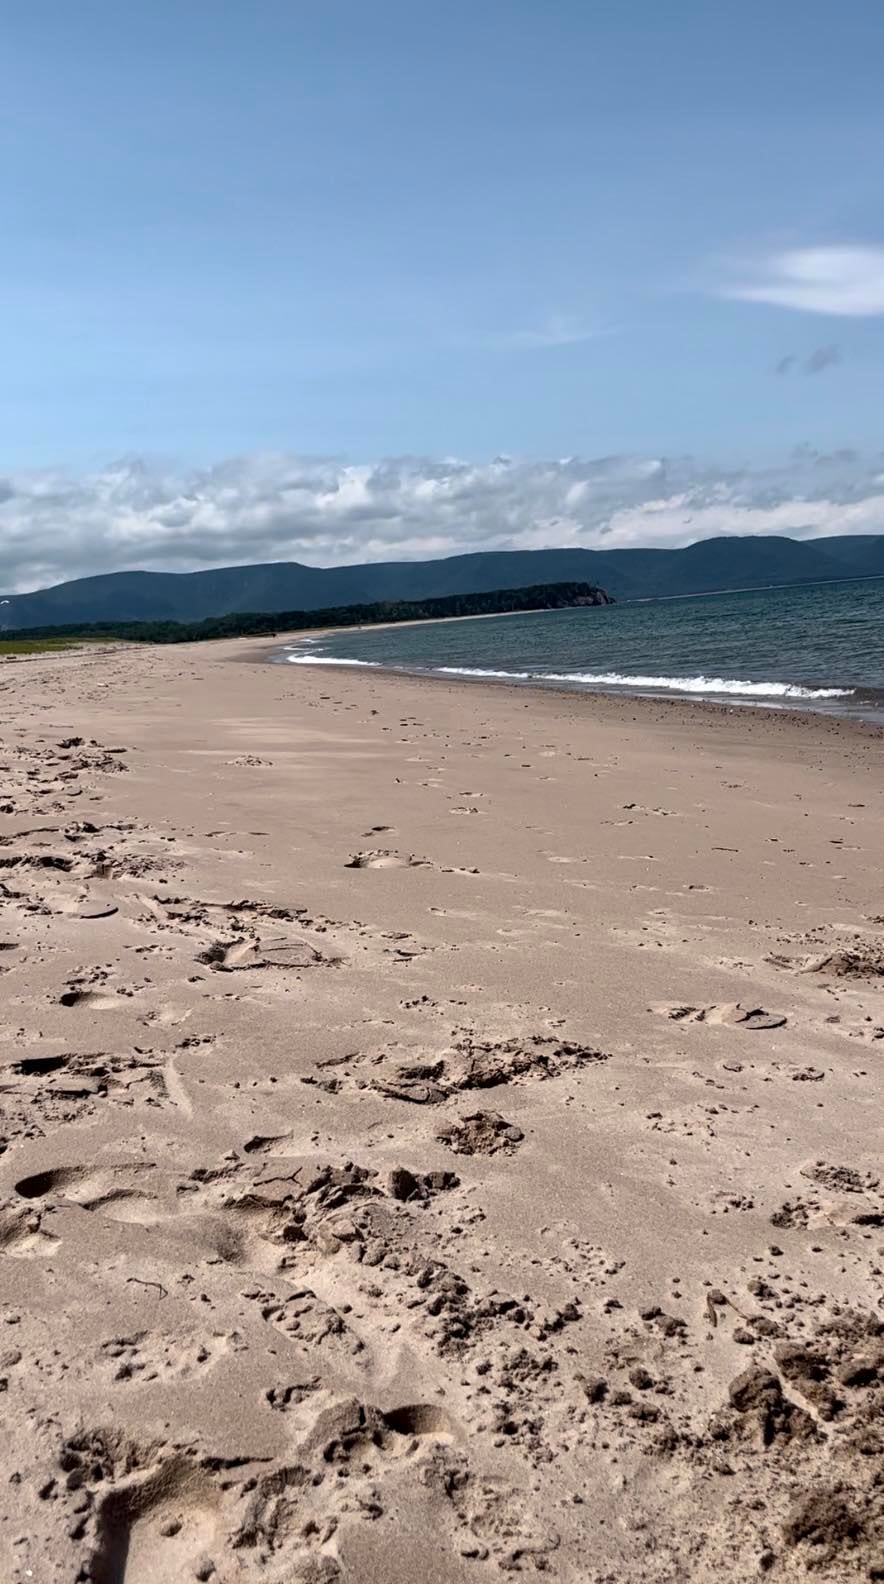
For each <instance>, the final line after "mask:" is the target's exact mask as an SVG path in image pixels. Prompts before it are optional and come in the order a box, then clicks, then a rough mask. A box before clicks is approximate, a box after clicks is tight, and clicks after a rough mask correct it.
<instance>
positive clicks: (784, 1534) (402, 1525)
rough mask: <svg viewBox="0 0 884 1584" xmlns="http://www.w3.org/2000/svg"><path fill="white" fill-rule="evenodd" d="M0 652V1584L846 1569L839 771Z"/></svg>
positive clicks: (204, 674)
mask: <svg viewBox="0 0 884 1584" xmlns="http://www.w3.org/2000/svg"><path fill="white" fill-rule="evenodd" d="M253 649H254V645H253V644H251V645H249V644H241V645H236V644H228V645H218V646H212V647H209V646H205V647H192V648H175V649H152V650H138V649H132V650H117V651H114V652H110V651H108V652H104V653H97V654H96V653H88V652H87V653H83V654H80V653H77V654H74V653H70V654H66V655H59V656H51V657H46V658H36V659H32V660H28V661H17V662H8V663H6V664H5V665H3V666H2V669H0V699H2V708H3V731H2V736H3V749H2V756H0V757H2V764H3V774H2V784H0V809H2V813H0V903H2V913H3V917H2V925H0V944H2V952H0V973H2V990H3V1006H2V1018H0V1021H2V1029H0V1054H2V1074H0V1082H2V1112H0V1149H2V1151H3V1153H2V1155H0V1200H2V1206H0V1282H2V1286H0V1389H2V1391H3V1395H2V1397H0V1402H2V1407H3V1434H4V1447H3V1470H2V1475H0V1491H2V1498H0V1517H2V1522H0V1578H2V1580H3V1584H20V1581H24V1580H26V1579H34V1580H36V1581H39V1584H61V1581H65V1584H67V1581H71V1584H73V1581H75V1580H79V1581H86V1580H89V1581H92V1584H123V1581H125V1584H160V1581H162V1584H166V1581H177V1580H191V1579H202V1580H206V1579H213V1580H217V1581H218V1584H234V1581H239V1580H244V1581H251V1580H258V1579H260V1580H261V1581H263V1584H296V1581H302V1584H304V1581H313V1584H332V1581H335V1580H341V1581H347V1584H381V1581H383V1584H413V1581H414V1580H420V1581H421V1584H461V1581H463V1584H467V1581H471V1584H472V1581H475V1584H485V1581H488V1584H491V1581H493V1580H495V1579H497V1578H499V1577H501V1576H502V1575H504V1574H506V1575H509V1574H511V1573H518V1574H524V1575H528V1576H530V1577H533V1576H534V1575H535V1574H538V1573H545V1574H546V1576H547V1577H550V1578H553V1579H556V1580H563V1581H568V1584H571V1581H581V1584H584V1581H585V1584H634V1581H635V1584H638V1581H641V1584H655V1581H664V1580H665V1581H671V1584H676V1581H678V1584H682V1581H694V1580H697V1581H703V1580H712V1579H716V1580H718V1579H719V1578H721V1577H723V1576H726V1577H728V1578H731V1579H734V1580H750V1579H753V1578H756V1577H758V1576H760V1575H766V1576H769V1577H771V1578H773V1579H776V1580H795V1579H803V1578H804V1577H806V1576H808V1575H809V1574H811V1573H812V1572H816V1574H817V1576H818V1577H821V1578H824V1579H826V1580H842V1579H844V1580H847V1579H851V1580H852V1579H862V1578H867V1577H868V1578H881V1577H884V1458H882V1447H884V1428H882V1416H881V1407H882V1398H884V1325H882V1308H881V1290H882V1282H881V1276H882V1268H884V1194H882V1185H881V1181H880V1178H879V1170H880V1159H881V1157H880V1132H879V1129H880V1123H881V1116H882V1107H881V1098H882V1058H884V996H882V987H884V927H882V925H884V921H882V914H884V895H882V888H881V859H882V856H884V821H882V806H881V788H882V772H881V750H882V735H881V733H880V731H877V730H875V729H871V728H861V727H857V726H850V725H845V724H840V723H838V722H835V721H831V720H825V719H814V718H810V717H805V718H801V717H797V716H789V715H785V714H783V715H779V716H777V715H772V714H765V713H761V712H750V711H746V710H731V711H723V710H716V709H711V708H704V707H702V706H692V705H679V704H669V705H666V704H660V705H655V704H653V703H639V702H636V701H632V700H625V701H624V700H619V701H614V700H610V699H601V700H600V699H592V698H586V697H574V696H557V695H552V694H528V693H526V692H523V691H519V690H508V689H504V688H489V687H484V686H471V685H466V684H464V685H457V684H447V683H438V682H426V681H423V682H422V681H418V680H408V679H404V678H391V677H389V676H386V675H378V674H376V673H365V672H362V673H359V672H352V673H345V672H341V671H335V672H323V671H320V670H317V671H310V670H307V669H305V668H294V667H284V666H278V667H272V666H269V665H254V664H252V665H245V664H234V663H231V658H232V657H234V656H236V655H239V656H240V658H242V656H243V655H244V654H247V653H249V652H251V651H252V650H253Z"/></svg>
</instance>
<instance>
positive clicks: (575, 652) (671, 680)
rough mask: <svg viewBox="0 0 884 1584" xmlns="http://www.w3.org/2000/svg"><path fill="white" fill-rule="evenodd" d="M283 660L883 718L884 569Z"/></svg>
mask: <svg viewBox="0 0 884 1584" xmlns="http://www.w3.org/2000/svg"><path fill="white" fill-rule="evenodd" d="M278 658H280V659H285V660H286V661H287V662H288V663H289V664H294V665H311V666H317V665H319V666H322V665H325V666H333V665H347V664H349V665H370V666H382V667H388V668H393V669H396V670H401V671H409V672H432V673H436V674H441V675H443V676H455V677H465V678H470V677H473V678H475V679H477V680H481V679H483V678H484V679H486V680H488V679H491V680H496V681H500V682H511V683H512V684H513V686H521V687H524V686H532V687H548V688H549V687H552V688H562V687H565V688H574V689H577V690H581V691H588V692H599V693H637V694H644V695H650V696H656V697H665V698H685V699H712V700H719V701H722V702H728V703H731V704H744V705H753V704H755V705H763V706H765V707H767V708H771V707H774V708H781V709H784V708H787V709H812V710H826V711H834V712H836V713H838V714H847V715H853V716H857V717H859V718H862V719H866V720H875V721H879V722H884V579H881V578H876V579H874V580H872V581H868V582H857V583H826V584H817V585H814V586H813V587H808V588H798V589H764V590H761V591H757V590H753V591H750V592H745V593H738V594H716V595H707V596H703V597H697V598H686V599H671V600H660V601H645V602H641V603H636V604H623V605H612V606H600V607H597V608H591V609H585V610H563V611H544V612H541V613H539V614H537V615H524V616H497V617H488V618H483V619H481V620H470V621H446V622H428V623H424V624H420V625H415V626H410V627H390V628H384V629H378V628H363V629H353V630H352V631H344V632H339V633H335V634H333V635H330V636H327V637H322V638H307V639H304V640H302V641H300V642H298V643H296V644H293V645H291V646H290V647H289V648H288V649H287V650H285V651H283V652H282V653H281V654H280V655H279V656H278Z"/></svg>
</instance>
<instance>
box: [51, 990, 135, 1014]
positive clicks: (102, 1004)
mask: <svg viewBox="0 0 884 1584" xmlns="http://www.w3.org/2000/svg"><path fill="white" fill-rule="evenodd" d="M58 1003H59V1006H63V1007H88V1008H89V1009H90V1011H92V1012H109V1011H110V1010H111V1009H112V1008H113V1007H122V1006H127V1005H128V997H126V996H121V995H117V994H116V992H115V991H113V990H80V989H78V988H77V987H76V986H72V987H71V988H70V989H69V990H63V991H62V993H61V995H60V996H59V998H58Z"/></svg>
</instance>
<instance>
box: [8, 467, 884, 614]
mask: <svg viewBox="0 0 884 1584" xmlns="http://www.w3.org/2000/svg"><path fill="white" fill-rule="evenodd" d="M771 533H777V534H788V535H791V536H792V537H794V538H803V539H811V538H817V537H819V536H822V535H825V534H835V533H884V456H879V457H877V458H873V459H869V458H863V457H861V456H859V455H858V454H857V453H855V452H852V451H838V452H833V453H829V454H823V453H820V452H817V451H813V450H811V449H810V448H802V449H801V450H799V451H798V452H796V453H794V454H793V455H792V456H791V457H790V458H789V459H788V460H787V461H785V462H783V463H782V464H780V465H776V466H774V465H772V466H769V467H766V468H754V469H750V468H746V469H740V468H731V469H725V468H716V467H714V466H712V465H704V464H703V463H701V462H698V461H696V460H694V459H692V458H690V457H687V458H674V459H670V458H647V459H643V458H637V457H618V456H613V457H602V458H596V459H593V460H586V459H582V458H578V457H569V458H565V459H560V460H557V461H546V462H544V461H520V460H515V459H512V458H509V457H497V458H495V459H494V460H493V461H490V462H484V463H478V462H464V461H458V460H452V459H444V460H434V459H429V458H423V457H405V458H395V459H390V460H386V461H381V462H373V463H349V462H343V461H338V460H335V459H330V460H315V459H304V458H300V457H296V456H289V455H270V456H252V457H243V458H235V459H231V460H229V461H225V462H222V463H219V464H217V465H215V466H211V467H206V468H199V469H185V468H179V467H175V466H170V465H162V464H159V463H153V462H145V461H142V460H140V459H131V458H129V459H125V460H123V461H121V462H117V463H114V464H113V465H111V466H108V467H106V468H103V469H101V470H99V471H96V472H93V473H89V474H80V475H73V474H67V473H64V472H61V471H51V470H42V471H39V472H31V473H22V474H13V475H9V476H7V477H5V478H0V591H2V592H3V593H5V594H12V593H20V592H25V591H27V590H30V589H35V588H40V587H45V586H47V585H49V584H52V583H57V582H62V581H65V580H66V579H68V578H73V577H81V576H88V575H90V574H93V573H99V572H113V571H122V570H126V569H133V568H141V569H146V570H151V571H169V572H186V571H193V570H197V569H200V568H204V567H211V566H230V565H236V564H242V563H249V562H260V561H304V562H307V563H308V564H310V565H314V566H334V565H341V564H345V563H347V562H360V561H388V560H423V559H429V558H432V557H437V556H445V555H454V554H459V553H462V552H464V551H470V550H493V549H523V550H534V549H544V548H558V547H568V546H582V547H585V548H587V549H615V548H629V547H635V546H659V547H661V548H675V547H677V546H680V545H686V544H691V543H693V542H694V541H695V540H698V539H707V538H711V537H713V536H714V535H717V534H771Z"/></svg>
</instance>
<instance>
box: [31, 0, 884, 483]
mask: <svg viewBox="0 0 884 1584" xmlns="http://www.w3.org/2000/svg"><path fill="white" fill-rule="evenodd" d="M3 34H4V51H3V59H2V63H0V72H2V81H0V122H2V138H0V159H2V162H3V170H2V176H3V191H4V196H5V208H4V220H5V224H4V230H3V243H4V245H3V249H2V254H0V305H2V323H3V358H2V362H0V420H2V435H3V446H2V453H0V467H3V468H5V469H7V470H8V471H14V470H17V469H29V468H31V469H32V468H45V467H58V466H64V467H67V468H69V469H74V470H80V471H82V470H84V469H89V468H93V469H94V468H97V467H99V466H100V464H101V463H102V460H104V461H106V460H107V459H108V458H113V457H116V456H119V455H121V454H138V455H154V454H161V455H164V456H172V457H176V458H179V459H182V460H183V462H185V463H186V464H187V465H188V466H208V465H209V464H210V463H212V462H215V461H218V460H219V459H223V458H225V457H229V456H234V455H236V456H243V455H249V454H252V453H268V452H273V453H280V452H283V453H286V454H294V455H298V456H309V455H326V456H328V455H334V456H341V457H344V458H347V459H350V460H364V459H377V458H378V457H383V456H403V455H407V454H416V455H421V456H430V457H436V458H438V457H444V456H451V455H455V456H457V457H459V458H462V459H467V460H470V461H475V462H480V461H483V460H485V461H488V460H490V459H491V458H493V457H494V455H495V454H497V453H500V452H503V453H507V454H511V455H516V456H519V457H520V458H535V459H542V458H546V457H562V456H566V455H577V456H582V457H600V456H604V455H606V454H610V453H629V454H635V455H640V456H646V457H647V456H650V457H660V456H669V455H673V454H683V453H687V452H690V453H692V454H694V455H695V456H698V457H700V458H702V459H704V461H705V460H707V459H712V458H714V459H716V460H717V462H718V463H720V464H721V466H723V467H729V466H731V465H735V464H739V466H740V467H744V466H746V465H758V466H759V467H762V468H763V467H765V466H768V465H770V464H772V463H773V460H774V459H775V458H781V457H783V456H785V455H788V453H789V452H790V451H791V448H793V447H794V446H796V445H805V446H807V445H809V446H811V447H816V448H820V449H823V450H825V451H831V450H833V449H838V448H844V447H851V448H856V449H858V450H861V451H863V452H866V453H877V454H878V455H879V456H880V454H881V447H882V445H884V436H882V428H881V421H880V415H881V411H882V397H884V200H882V189H881V174H880V173H881V169H882V166H884V94H882V92H881V64H882V61H884V6H882V5H881V4H880V0H841V3H839V4H837V5H836V4H833V3H832V0H800V3H799V0H776V3H775V4H771V3H770V0H766V3H764V4H762V3H760V0H743V3H741V4H739V5H738V4H736V3H731V4H712V3H710V0H669V3H667V4H661V3H660V0H619V3H614V0H545V3H541V0H531V3H528V0H470V3H466V0H448V3H446V4H445V5H444V6H442V5H433V6H430V5H429V4H421V3H419V0H411V3H410V4H404V3H398V0H374V3H373V4H371V5H367V4H365V3H364V0H361V3H354V0H321V3H319V4H317V3H315V0H313V3H310V4H307V3H301V0H250V3H248V4H246V3H245V0H234V3H233V4H230V5H222V4H219V3H218V0H211V3H210V0H174V3H172V0H150V4H143V5H122V6H121V5H120V4H119V3H118V0H115V3H114V4H110V3H107V0H78V3H77V4H75V5H73V4H71V3H70V0H64V3H61V0H34V3H33V4H31V5H28V6H9V5H8V6H6V7H5V14H4V24H3ZM777 368H780V370H781V372H779V373H777V372H775V370H776V369H777ZM814 369H815V372H814V371H812V370H814Z"/></svg>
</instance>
